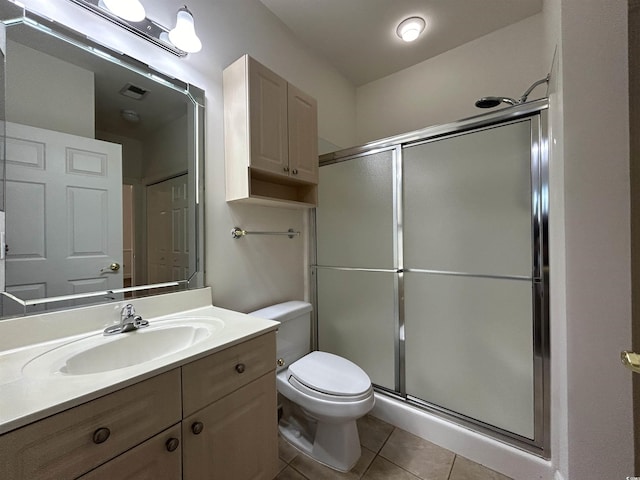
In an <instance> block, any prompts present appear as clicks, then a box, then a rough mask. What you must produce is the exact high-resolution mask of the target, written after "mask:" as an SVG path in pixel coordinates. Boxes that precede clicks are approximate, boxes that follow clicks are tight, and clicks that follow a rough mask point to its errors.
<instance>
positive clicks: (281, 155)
mask: <svg viewBox="0 0 640 480" xmlns="http://www.w3.org/2000/svg"><path fill="white" fill-rule="evenodd" d="M249 125H250V127H249V128H250V130H251V133H250V142H251V153H250V162H251V168H252V169H258V170H262V171H266V172H271V173H276V174H279V175H285V176H287V175H288V171H289V151H288V146H287V136H288V132H287V82H286V81H285V80H284V79H283V78H282V77H280V76H278V75H276V74H275V73H273V72H272V71H271V70H269V69H268V68H267V67H265V66H263V65H260V64H259V63H258V62H256V61H255V60H253V59H252V58H249Z"/></svg>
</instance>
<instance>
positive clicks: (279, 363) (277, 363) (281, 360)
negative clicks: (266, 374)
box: [276, 358, 284, 367]
mask: <svg viewBox="0 0 640 480" xmlns="http://www.w3.org/2000/svg"><path fill="white" fill-rule="evenodd" d="M276 365H278V366H279V367H284V358H279V359H278V360H276Z"/></svg>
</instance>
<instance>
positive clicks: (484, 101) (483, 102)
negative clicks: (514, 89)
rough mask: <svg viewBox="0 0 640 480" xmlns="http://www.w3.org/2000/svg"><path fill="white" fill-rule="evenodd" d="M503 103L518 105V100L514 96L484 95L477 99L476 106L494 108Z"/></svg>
mask: <svg viewBox="0 0 640 480" xmlns="http://www.w3.org/2000/svg"><path fill="white" fill-rule="evenodd" d="M501 103H508V104H510V105H516V104H517V103H518V101H517V100H514V99H513V98H506V97H482V98H481V99H480V100H478V101H476V107H478V108H493V107H497V106H498V105H500V104H501Z"/></svg>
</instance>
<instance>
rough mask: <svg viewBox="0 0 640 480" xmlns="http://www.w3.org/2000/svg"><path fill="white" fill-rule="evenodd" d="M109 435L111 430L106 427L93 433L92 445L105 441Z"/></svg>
mask: <svg viewBox="0 0 640 480" xmlns="http://www.w3.org/2000/svg"><path fill="white" fill-rule="evenodd" d="M109 435H111V430H109V429H108V428H106V427H102V428H99V429H97V430H96V431H95V432H93V443H95V444H100V443H104V442H106V441H107V439H108V438H109Z"/></svg>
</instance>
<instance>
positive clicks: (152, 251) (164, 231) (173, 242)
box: [147, 175, 189, 283]
mask: <svg viewBox="0 0 640 480" xmlns="http://www.w3.org/2000/svg"><path fill="white" fill-rule="evenodd" d="M187 180H188V178H187V175H180V176H178V177H174V178H171V179H169V180H165V181H163V182H159V183H156V184H153V185H149V186H148V187H147V255H148V257H147V265H148V272H147V274H148V278H147V281H148V283H161V282H168V281H172V280H183V279H185V278H189V237H188V233H189V229H188V219H189V217H188V209H189V198H188V189H187Z"/></svg>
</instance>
